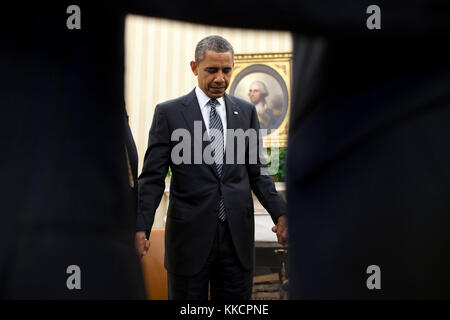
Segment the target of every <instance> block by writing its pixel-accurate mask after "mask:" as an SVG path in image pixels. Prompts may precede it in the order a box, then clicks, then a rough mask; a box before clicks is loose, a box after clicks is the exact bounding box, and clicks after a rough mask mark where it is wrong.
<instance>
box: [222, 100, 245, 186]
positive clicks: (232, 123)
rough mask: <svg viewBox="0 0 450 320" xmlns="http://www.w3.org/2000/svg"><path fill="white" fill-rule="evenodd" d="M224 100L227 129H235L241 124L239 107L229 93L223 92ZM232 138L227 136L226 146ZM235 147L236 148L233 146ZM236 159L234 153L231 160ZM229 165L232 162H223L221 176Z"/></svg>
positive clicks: (225, 172) (223, 175)
mask: <svg viewBox="0 0 450 320" xmlns="http://www.w3.org/2000/svg"><path fill="white" fill-rule="evenodd" d="M224 100H225V108H226V116H227V130H230V129H231V130H233V131H234V130H236V129H239V128H242V126H241V125H240V118H239V117H240V115H241V112H240V108H239V107H238V106H237V104H236V103H234V101H233V98H232V97H230V96H229V95H227V94H225V95H224ZM225 134H228V132H226V133H225ZM232 139H233V136H232V135H230V136H227V147H228V146H229V143H231V140H232ZM227 147H226V148H225V154H224V155H225V158H224V159H226V156H227V154H226V149H227ZM235 149H236V148H235ZM235 151H236V150H235ZM235 159H236V154H235V155H234V159H233V161H234V160H235ZM230 165H232V164H226V163H224V166H223V173H222V178H223V177H225V175H226V174H227V172H228V169H229V167H230Z"/></svg>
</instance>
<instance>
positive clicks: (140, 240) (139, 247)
mask: <svg viewBox="0 0 450 320" xmlns="http://www.w3.org/2000/svg"><path fill="white" fill-rule="evenodd" d="M134 246H135V247H136V252H137V255H138V257H139V258H142V257H143V256H145V255H146V254H147V251H148V248H149V247H150V240H146V239H145V232H143V231H142V232H136V236H135V238H134Z"/></svg>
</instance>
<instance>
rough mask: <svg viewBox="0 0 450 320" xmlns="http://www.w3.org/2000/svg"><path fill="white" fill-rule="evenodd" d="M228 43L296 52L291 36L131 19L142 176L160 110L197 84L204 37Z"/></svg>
mask: <svg viewBox="0 0 450 320" xmlns="http://www.w3.org/2000/svg"><path fill="white" fill-rule="evenodd" d="M212 34H217V35H221V36H223V37H224V38H226V39H227V40H228V41H230V43H231V44H232V45H233V47H234V51H235V53H266V52H292V37H291V35H290V33H288V32H268V31H256V30H244V29H230V28H219V27H211V26H204V25H195V24H191V23H184V22H178V21H171V20H165V19H155V18H147V17H141V16H135V15H130V16H128V17H127V20H126V32H125V53H126V54H125V66H126V70H125V102H126V106H127V111H128V115H129V116H130V127H131V131H132V132H133V136H134V139H135V142H136V146H137V149H138V154H139V172H140V171H141V170H142V162H143V159H144V154H145V150H146V147H147V139H148V131H149V129H150V125H151V122H152V119H153V111H154V108H155V106H156V105H157V104H158V103H160V102H163V101H166V100H169V99H173V98H176V97H179V96H182V95H184V94H186V93H188V92H189V91H191V90H192V89H193V88H194V86H195V85H196V78H195V77H194V75H193V74H192V71H191V69H190V67H189V62H190V61H191V60H193V57H194V50H195V46H196V44H197V42H198V41H200V40H201V39H202V38H204V37H206V36H208V35H212ZM166 206H167V197H166V196H164V197H163V200H162V201H161V205H160V208H158V211H157V215H156V217H155V223H154V227H162V226H163V225H164V222H163V220H162V217H163V215H164V212H165V208H166Z"/></svg>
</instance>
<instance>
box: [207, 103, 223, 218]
mask: <svg viewBox="0 0 450 320" xmlns="http://www.w3.org/2000/svg"><path fill="white" fill-rule="evenodd" d="M218 103H219V102H218V101H217V100H216V99H211V100H209V102H208V105H209V106H210V107H211V110H210V112H209V130H210V135H211V149H212V154H213V157H214V167H215V168H216V171H217V174H218V175H219V177H220V178H222V171H223V150H224V148H223V144H224V143H223V125H222V120H221V119H220V116H219V114H218V113H217V110H216V106H217V104H218ZM213 130H217V131H216V132H217V133H220V135H218V137H216V135H215V134H211V133H212V132H213ZM218 215H219V220H220V221H225V218H226V214H225V203H224V201H223V197H222V196H221V197H220V203H219V214H218Z"/></svg>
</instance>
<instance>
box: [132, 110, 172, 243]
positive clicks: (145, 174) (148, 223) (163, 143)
mask: <svg viewBox="0 0 450 320" xmlns="http://www.w3.org/2000/svg"><path fill="white" fill-rule="evenodd" d="M169 163H170V133H169V127H168V123H167V119H166V117H165V115H164V113H163V111H162V110H161V107H160V105H158V106H156V109H155V115H154V117H153V122H152V125H151V128H150V133H149V137H148V148H147V151H146V152H145V157H144V166H143V169H142V173H141V175H140V176H139V180H138V183H139V196H138V221H139V219H141V221H143V222H144V225H145V230H139V231H146V232H147V234H149V233H150V230H151V228H152V225H153V221H154V219H155V212H156V209H157V208H158V206H159V203H160V201H161V197H162V195H163V193H164V188H165V177H166V174H167V171H168V170H169ZM141 225H142V224H141Z"/></svg>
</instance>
